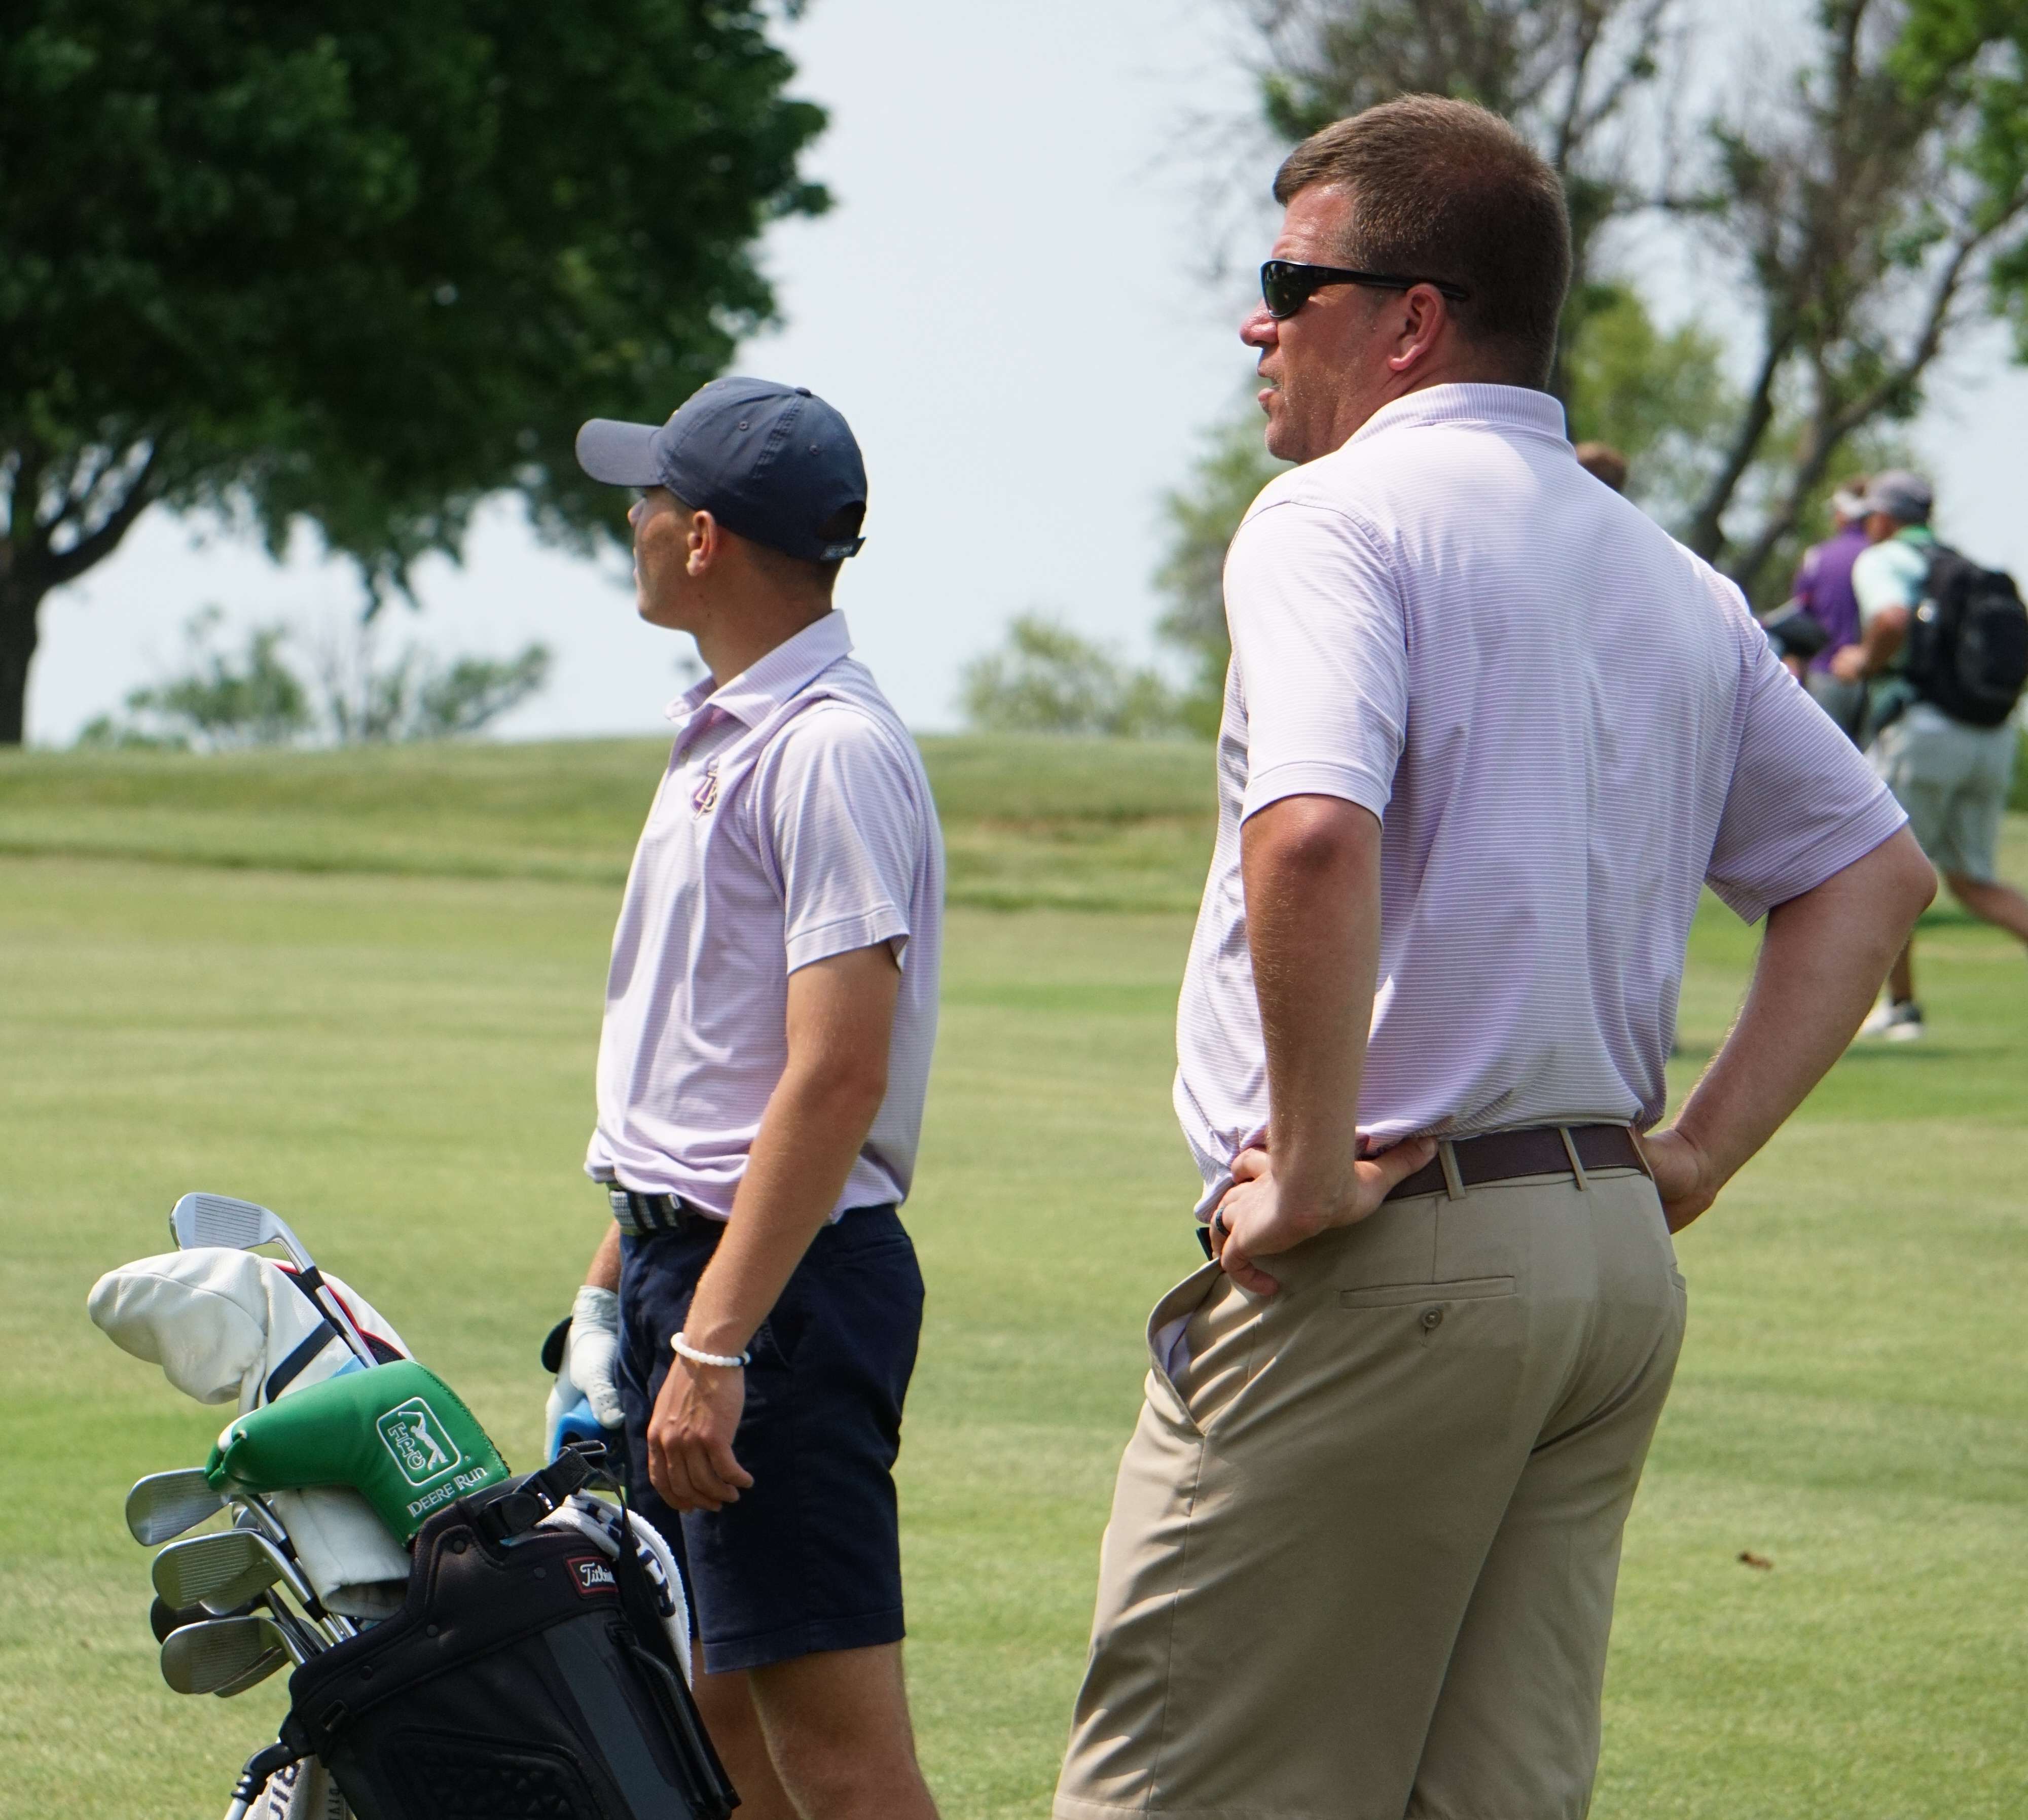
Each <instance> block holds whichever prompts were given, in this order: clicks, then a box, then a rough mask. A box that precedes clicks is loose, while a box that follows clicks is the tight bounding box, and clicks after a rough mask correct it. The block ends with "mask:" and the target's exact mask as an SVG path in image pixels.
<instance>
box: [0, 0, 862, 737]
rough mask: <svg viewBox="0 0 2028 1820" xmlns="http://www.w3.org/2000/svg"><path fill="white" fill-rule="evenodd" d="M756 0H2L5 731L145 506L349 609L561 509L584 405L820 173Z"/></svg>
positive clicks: (682, 341)
mask: <svg viewBox="0 0 2028 1820" xmlns="http://www.w3.org/2000/svg"><path fill="white" fill-rule="evenodd" d="M765 23H766V21H765V19H764V15H763V12H762V9H761V5H760V4H759V0H713V3H711V4H705V0H612V3H611V4H608V5H602V6H595V7H578V6H516V5H510V4H508V3H507V0H435V3H432V4H428V5H424V6H408V7H400V6H392V7H390V6H382V5H376V4H370V3H368V0H303V3H302V4H298V5H291V6H261V5H257V4H254V3H253V0H17V4H16V5H15V6H13V7H12V8H10V9H9V20H8V22H7V24H6V27H5V28H0V743H18V741H19V740H20V738H21V736H22V706H23V700H24V692H25V688H26V684H27V677H28V665H29V662H30V660H31V658H32V657H33V654H34V652H35V643H36V621H37V615H38V612H39V607H40V604H41V602H42V601H43V598H44V597H45V595H46V594H47V593H48V592H49V591H50V589H52V588H57V587H59V586H61V585H62V584H64V583H65V582H68V581H71V580H75V579H76V577H77V576H80V575H81V574H83V573H84V572H85V571H86V570H87V569H89V568H90V567H91V565H93V564H94V563H95V562H101V561H102V560H103V559H104V558H105V557H107V556H108V555H109V554H111V553H112V551H113V550H114V549H115V548H116V547H117V546H118V544H119V543H120V539H121V538H122V537H123V536H124V535H125V534H126V532H127V531H128V529H129V528H131V526H132V525H133V524H134V522H135V520H136V519H137V518H139V516H140V515H141V514H142V512H144V511H145V510H147V508H148V507H149V506H150V505H153V504H155V503H157V502H161V503H163V504H165V505H166V506H169V507H171V508H172V509H175V510H188V509H193V508H201V509H209V510H213V511H216V512H217V513H221V514H223V515H224V517H225V518H226V519H227V520H228V521H229V522H231V523H232V524H234V525H237V526H239V527H240V528H246V529H250V530H253V531H256V532H258V533H259V534H260V535H261V536H262V537H264V538H265V540H266V542H267V544H268V547H269V548H270V549H271V550H276V551H278V552H279V550H280V549H281V548H282V547H283V545H284V544H285V543H286V542H287V538H288V536H289V534H290V532H291V528H293V527H294V525H296V524H297V523H298V522H299V521H301V522H307V523H309V524H310V525H313V526H314V527H315V528H316V529H317V530H318V531H319V532H320V533H321V535H322V536H323V537H324V540H325V542H326V543H327V544H328V547H331V549H333V550H337V551H339V552H342V553H343V554H346V555H347V556H349V557H350V558H352V559H353V561H354V562H356V563H357V565H358V566H359V569H360V571H361V575H362V577H363V579H364V580H365V583H366V584H367V588H368V598H369V610H370V606H376V605H377V604H378V603H379V601H380V600H381V599H383V597H384V596H385V595H387V592H388V591H389V590H390V589H398V590H403V591H405V589H406V587H407V576H408V572H409V565H411V564H412V563H413V562H414V561H415V560H416V558H417V557H419V556H420V555H421V554H424V552H426V551H430V550H441V551H444V552H446V553H450V554H453V555H454V554H456V553H457V550H459V548H460V547H461V543H462V539H463V537H464V532H465V529H466V526H467V524H468V521H469V518H470V516H471V513H472V510H473V508H474V506H476V504H477V502H479V500H480V499H483V498H484V497H485V496H486V495H488V494H490V493H494V492H497V491H501V490H502V489H510V488H511V489H513V490H515V491H518V492H519V493H520V495H522V497H523V499H524V501H525V502H526V503H527V507H528V510H529V512H530V513H531V517H532V519H533V521H534V522H535V525H536V528H538V531H539V532H542V534H544V535H546V536H552V537H558V538H564V539H576V540H579V541H583V540H586V539H591V538H594V537H595V536H597V535H598V533H599V532H600V530H601V528H604V527H605V526H606V525H608V524H609V521H610V517H611V512H612V506H611V498H610V494H609V491H608V490H605V489H601V488H598V487H594V486H593V485H591V484H590V483H588V482H586V481H584V480H583V479H582V477H581V476H579V473H578V471H577V468H576V465H575V461H573V460H572V454H571V446H572V437H573V435H574V433H575V430H576V428H577V425H578V424H579V422H580V421H582V420H583V418H585V417H588V416H592V415H600V414H603V415H612V416H623V417H634V418H642V417H650V418H652V417H660V416H662V415H664V414H665V413H667V412H668V410H671V409H672V408H673V406H675V404H676V403H677V402H680V400H681V399H682V398H683V396H684V395H686V394H687V393H688V392H690V391H691V390H693V389H694V387H696V386H698V384H701V383H702V382H703V381H704V380H708V379H709V378H710V377H711V376H712V375H713V374H715V373H717V372H718V371H719V370H720V368H721V367H722V366H723V364H724V363H725V361H727V358H729V357H730V355H731V351H732V350H733V348H734V347H735V346H736V345H737V343H738V340H739V339H740V338H741V336H742V335H745V334H746V333H748V332H750V331H751V330H752V329H753V328H755V327H757V325H758V324H761V323H763V322H764V321H768V319H769V318H770V317H771V316H772V313H773V311H774V301H773V298H772V293H771V292H770V291H769V289H768V285H767V284H766V282H765V280H764V279H763V278H762V276H761V274H760V272H759V271H758V270H757V268H756V266H755V265H754V263H753V258H752V254H751V248H752V246H753V240H754V238H755V236H756V235H757V232H759V230H760V228H761V225H762V224H763V223H764V221H767V220H768V218H769V217H772V216H776V215H780V214H783V213H816V212H817V211H819V210H820V209H823V207H824V206H827V197H826V196H825V195H824V192H823V191H822V190H821V189H820V187H816V186H815V185H812V184H810V183H805V181H803V180H802V179H801V177H800V176H798V158H799V157H800V155H801V153H802V151H803V150H804V148H805V146H807V145H808V144H809V142H810V141H811V140H812V138H813V137H814V136H815V135H816V134H817V133H818V132H820V130H821V128H822V126H823V113H822V112H821V110H820V109H817V108H816V107H815V106H812V105H810V104H809V103H807V102H798V101H794V100H790V99H787V98H785V97H784V95H783V87H784V85H785V84H786V83H787V81H788V80H789V79H790V75H791V73H792V71H791V67H790V64H789V62H788V61H787V59H786V57H785V56H784V55H783V54H782V52H781V51H780V50H778V49H776V48H775V46H773V45H772V43H770V42H769V41H768V37H767V35H766V32H765V29H764V27H765Z"/></svg>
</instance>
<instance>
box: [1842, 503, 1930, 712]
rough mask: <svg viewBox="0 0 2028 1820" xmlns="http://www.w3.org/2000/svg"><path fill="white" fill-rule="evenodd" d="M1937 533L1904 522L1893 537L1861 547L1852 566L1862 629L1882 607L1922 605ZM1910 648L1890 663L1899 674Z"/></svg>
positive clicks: (1891, 671)
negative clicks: (1862, 548) (1924, 586)
mask: <svg viewBox="0 0 2028 1820" xmlns="http://www.w3.org/2000/svg"><path fill="white" fill-rule="evenodd" d="M1936 549H1937V534H1936V532H1934V531H1932V530H1931V529H1930V528H1929V526H1928V525H1903V526H1902V527H1901V528H1900V530H1899V531H1897V532H1895V533H1894V535H1893V536H1892V537H1889V538H1886V539H1884V540H1883V541H1882V542H1880V543H1874V544H1871V545H1869V546H1868V547H1867V548H1866V549H1864V550H1861V551H1860V553H1859V555H1858V556H1857V558H1856V559H1855V560H1854V562H1853V563H1852V598H1853V599H1855V600H1856V601H1857V602H1859V625H1860V631H1861V632H1864V630H1865V629H1866V628H1867V627H1868V626H1869V625H1872V623H1873V621H1874V616H1875V615H1876V614H1878V613H1880V612H1881V611H1882V609H1884V608H1886V607H1890V606H1901V607H1906V608H1907V609H1908V611H1909V612H1911V613H1913V612H1914V611H1915V609H1916V608H1917V607H1918V606H1921V605H1922V602H1923V584H1924V583H1925V582H1926V581H1927V580H1929V578H1930V558H1931V557H1932V556H1934V554H1936ZM1907 653H1908V641H1907V640H1906V639H1904V640H1903V641H1902V644H1901V649H1900V651H1897V652H1896V653H1895V654H1894V661H1893V662H1892V663H1890V664H1889V665H1888V666H1887V673H1888V674H1889V675H1890V676H1892V675H1894V674H1896V673H1898V672H1899V671H1900V669H1901V666H1902V662H1903V659H1904V658H1905V656H1906V655H1907Z"/></svg>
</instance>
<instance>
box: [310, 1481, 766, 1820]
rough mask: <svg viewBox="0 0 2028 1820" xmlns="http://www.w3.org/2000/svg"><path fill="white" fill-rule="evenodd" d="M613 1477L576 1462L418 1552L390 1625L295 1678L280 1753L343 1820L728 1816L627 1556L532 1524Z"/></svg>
mask: <svg viewBox="0 0 2028 1820" xmlns="http://www.w3.org/2000/svg"><path fill="white" fill-rule="evenodd" d="M587 1483H602V1484H604V1485H607V1486H608V1487H611V1486H612V1483H613V1482H612V1480H611V1479H610V1478H609V1477H607V1476H606V1475H605V1474H604V1473H602V1472H601V1471H600V1470H599V1469H598V1466H596V1465H595V1464H594V1462H593V1460H592V1459H590V1458H589V1457H587V1455H576V1456H575V1457H573V1456H572V1455H564V1456H562V1457H560V1458H559V1459H558V1460H557V1461H556V1462H553V1464H552V1465H551V1466H550V1467H548V1468H546V1469H545V1470H544V1471H543V1472H542V1473H531V1474H530V1475H528V1477H526V1478H524V1479H521V1480H517V1481H509V1483H508V1484H507V1485H505V1486H502V1487H499V1488H495V1489H494V1490H493V1491H492V1492H490V1493H482V1494H480V1495H479V1496H476V1497H474V1498H471V1499H463V1500H461V1501H460V1502H459V1503H456V1504H454V1505H453V1506H452V1507H450V1509H448V1510H445V1511H442V1512H441V1513H439V1514H438V1515H437V1516H435V1517H434V1518H431V1520H430V1522H428V1523H427V1525H425V1526H424V1529H423V1530H422V1532H421V1533H420V1535H418V1536H417V1537H416V1552H415V1565H414V1567H413V1570H412V1571H411V1574H410V1576H409V1592H408V1598H407V1600H406V1602H405V1604H404V1606H403V1608H402V1611H401V1613H400V1614H399V1615H398V1616H397V1617H394V1618H390V1619H388V1620H387V1622H385V1623H383V1624H381V1625H376V1627H375V1628H374V1629H372V1630H369V1631H367V1632H365V1633H363V1634H361V1636H359V1637H355V1638H353V1639H352V1640H350V1641H348V1642H346V1643H343V1644H339V1645H338V1646H337V1647H336V1648H332V1649H330V1650H328V1651H325V1652H324V1653H323V1654H322V1655H318V1656H316V1657H315V1658H313V1659H312V1660H310V1661H309V1662H305V1663H304V1664H303V1665H302V1666H301V1667H300V1668H298V1670H296V1671H295V1673H294V1675H292V1676H291V1678H290V1682H289V1692H290V1696H291V1712H290V1714H289V1717H288V1718H287V1721H286V1722H285V1723H284V1725H283V1732H282V1736H283V1741H284V1743H285V1744H287V1745H288V1747H289V1748H291V1750H294V1751H300V1752H302V1753H303V1754H305V1755H308V1754H311V1753H314V1754H315V1755H317V1756H318V1757H320V1758H321V1759H323V1760H324V1763H325V1764H326V1765H327V1766H328V1767H329V1769H330V1770H331V1775H332V1777H333V1779H334V1780H335V1781H336V1782H337V1784H338V1785H339V1788H340V1789H341V1790H342V1792H343V1793H344V1795H345V1797H346V1800H347V1801H348V1802H349V1803H350V1805H351V1807H352V1809H353V1813H354V1814H356V1815H357V1820H520V1817H522V1816H524V1815H525V1816H527V1817H528V1820H535V1817H537V1816H540V1817H541V1820H727V1816H728V1815H729V1814H731V1811H732V1809H733V1808H734V1807H735V1806H736V1805H737V1804H738V1796H737V1794H736V1793H735V1792H734V1790H733V1788H732V1785H731V1782H730V1781H728V1780H727V1777H726V1774H725V1771H724V1769H723V1766H721V1765H720V1763H719V1760H718V1757H717V1755H716V1752H715V1751H713V1750H712V1746H711V1741H710V1739H709V1737H708V1736H707V1734H706V1733H705V1728H704V1725H703V1723H702V1722H701V1720H700V1719H699V1718H698V1712H697V1707H696V1705H695V1703H694V1701H693V1700H692V1699H691V1697H690V1689H689V1688H688V1687H687V1686H686V1685H685V1684H684V1681H683V1675H682V1673H681V1671H680V1668H679V1664H678V1662H677V1660H676V1657H675V1650H674V1648H672V1645H671V1644H670V1641H669V1639H668V1635H667V1634H666V1633H665V1632H664V1629H663V1627H662V1623H661V1616H660V1614H659V1612H658V1611H657V1605H656V1599H655V1592H654V1588H653V1583H652V1582H651V1581H650V1580H649V1577H648V1574H647V1572H646V1570H645V1569H644V1568H643V1567H642V1565H641V1562H640V1561H639V1559H638V1557H637V1556H636V1555H635V1552H634V1550H633V1549H632V1548H631V1547H623V1548H620V1551H619V1553H618V1556H617V1559H609V1558H608V1557H607V1556H606V1555H604V1554H603V1553H601V1551H598V1549H597V1548H594V1546H592V1545H591V1544H590V1543H588V1542H587V1540H586V1538H585V1537H584V1536H583V1535H581V1534H579V1533H577V1532H575V1530H569V1529H551V1528H542V1527H538V1525H540V1523H541V1521H542V1518H543V1517H544V1516H545V1515H546V1514H548V1513H549V1511H550V1510H553V1508H555V1507H556V1506H557V1504H558V1503H561V1501H562V1499H564V1497H567V1496H568V1495H569V1494H570V1492H572V1491H574V1490H576V1489H578V1488H580V1487H581V1486H583V1485H586V1484H587Z"/></svg>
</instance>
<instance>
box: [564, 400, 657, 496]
mask: <svg viewBox="0 0 2028 1820" xmlns="http://www.w3.org/2000/svg"><path fill="white" fill-rule="evenodd" d="M659 427H660V426H659V425H657V424H623V423H620V422H618V421H616V420H615V419H613V418H612V417H594V418H593V419H592V420H591V421H590V423H588V424H586V425H585V426H584V428H583V429H581V430H579V432H578V433H577V465H579V467H580V468H582V469H584V471H585V472H586V473H587V474H589V475H590V476H591V477H592V478H593V479H594V480H603V481H605V483H606V484H608V485H609V486H613V487H653V486H654V485H656V484H657V483H658V481H659V480H660V479H661V476H660V474H659V473H658V472H657V464H656V461H655V451H654V447H653V443H654V440H655V432H656V430H657V428H659Z"/></svg>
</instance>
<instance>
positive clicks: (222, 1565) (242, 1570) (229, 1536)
mask: <svg viewBox="0 0 2028 1820" xmlns="http://www.w3.org/2000/svg"><path fill="white" fill-rule="evenodd" d="M276 1581H281V1582H282V1583H283V1585H286V1586H287V1588H288V1589H289V1590H290V1591H291V1592H293V1593H294V1595H295V1596H296V1597H297V1598H298V1599H299V1600H301V1601H302V1605H303V1607H304V1608H305V1610H306V1611H310V1612H312V1613H313V1614H314V1613H316V1611H318V1610H319V1609H320V1607H319V1606H318V1604H317V1597H316V1593H314V1592H312V1591H311V1589H310V1584H309V1581H307V1580H305V1578H304V1577H303V1576H302V1570H300V1569H299V1568H298V1566H296V1564H295V1563H294V1562H293V1561H291V1560H290V1559H289V1558H288V1557H287V1555H284V1554H283V1552H282V1551H281V1550H280V1549H279V1548H277V1547H276V1545H275V1544H273V1543H272V1541H270V1540H268V1538H267V1537H266V1536H264V1535H262V1534H261V1533H260V1532H259V1531H258V1530H256V1529H221V1530H220V1531H219V1532H218V1533H216V1535H212V1536H192V1537H191V1539H190V1540H188V1541H186V1542H172V1543H171V1544H169V1545H168V1548H165V1549H164V1550H163V1551H161V1554H159V1555H157V1556H156V1557H155V1565H154V1582H155V1590H156V1592H158V1593H160V1594H161V1596H162V1598H163V1599H165V1601H167V1602H168V1603H169V1604H170V1605H172V1606H173V1607H176V1608H178V1609H179V1610H180V1609H184V1608H187V1607H190V1606H193V1605H202V1606H203V1607H205V1608H206V1609H207V1610H208V1611H213V1612H224V1611H230V1610H231V1608H232V1607H234V1606H235V1605H244V1604H245V1603H246V1601H247V1600H248V1599H251V1598H253V1597H254V1595H255V1594H257V1593H260V1592H266V1591H267V1589H268V1588H269V1587H270V1586H272V1585H274V1584H275V1583H276Z"/></svg>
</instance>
